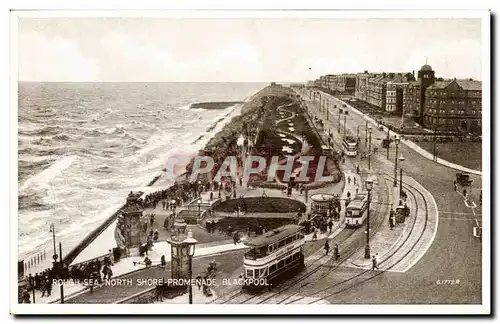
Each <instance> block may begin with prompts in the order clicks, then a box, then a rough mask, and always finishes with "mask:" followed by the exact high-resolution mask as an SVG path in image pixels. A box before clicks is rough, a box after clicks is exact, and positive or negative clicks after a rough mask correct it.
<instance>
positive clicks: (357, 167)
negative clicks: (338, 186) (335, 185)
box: [356, 165, 359, 174]
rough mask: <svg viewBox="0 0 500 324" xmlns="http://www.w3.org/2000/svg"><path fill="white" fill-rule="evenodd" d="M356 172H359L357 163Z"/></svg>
mask: <svg viewBox="0 0 500 324" xmlns="http://www.w3.org/2000/svg"><path fill="white" fill-rule="evenodd" d="M356 173H357V174H359V165H356Z"/></svg>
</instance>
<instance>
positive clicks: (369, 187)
mask: <svg viewBox="0 0 500 324" xmlns="http://www.w3.org/2000/svg"><path fill="white" fill-rule="evenodd" d="M365 184H366V190H367V191H368V202H367V204H368V206H367V208H366V212H367V215H366V246H365V259H369V258H370V202H371V199H372V197H371V191H372V189H373V180H371V179H367V180H366V181H365Z"/></svg>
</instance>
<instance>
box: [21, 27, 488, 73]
mask: <svg viewBox="0 0 500 324" xmlns="http://www.w3.org/2000/svg"><path fill="white" fill-rule="evenodd" d="M426 60H427V63H428V64H429V65H431V66H432V68H433V69H434V71H436V76H439V77H445V78H449V77H457V78H465V77H466V78H469V77H470V78H474V79H481V21H480V20H479V19H345V18H342V19H340V18H331V19H324V18H322V19H312V18H309V19H298V18H295V19H292V18H281V19H272V18H268V19H252V18H240V19H201V18H190V19H187V18H184V19H179V18H177V19H175V18H20V19H19V24H18V64H19V65H18V66H19V80H20V81H73V82H78V81H111V82H121V81H127V82H225V81H227V82H230V81H232V82H271V81H276V82H305V81H307V80H310V79H314V78H317V77H319V76H320V75H324V74H336V73H357V72H363V71H364V70H368V71H370V72H411V71H412V70H415V71H416V70H418V69H420V67H421V66H422V65H423V64H425V62H426Z"/></svg>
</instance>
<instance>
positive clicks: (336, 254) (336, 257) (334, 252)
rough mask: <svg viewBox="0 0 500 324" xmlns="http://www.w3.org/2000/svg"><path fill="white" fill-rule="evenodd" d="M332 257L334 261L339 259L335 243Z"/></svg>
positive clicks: (337, 247)
mask: <svg viewBox="0 0 500 324" xmlns="http://www.w3.org/2000/svg"><path fill="white" fill-rule="evenodd" d="M333 255H334V256H335V260H338V259H339V258H340V253H339V245H338V244H337V243H335V245H334V246H333Z"/></svg>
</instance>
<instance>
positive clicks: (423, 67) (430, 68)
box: [420, 64, 432, 72]
mask: <svg viewBox="0 0 500 324" xmlns="http://www.w3.org/2000/svg"><path fill="white" fill-rule="evenodd" d="M420 71H424V72H426V71H432V67H431V66H430V65H428V64H424V65H422V67H421V68H420Z"/></svg>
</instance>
